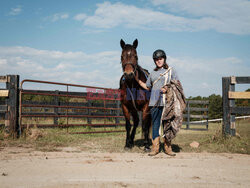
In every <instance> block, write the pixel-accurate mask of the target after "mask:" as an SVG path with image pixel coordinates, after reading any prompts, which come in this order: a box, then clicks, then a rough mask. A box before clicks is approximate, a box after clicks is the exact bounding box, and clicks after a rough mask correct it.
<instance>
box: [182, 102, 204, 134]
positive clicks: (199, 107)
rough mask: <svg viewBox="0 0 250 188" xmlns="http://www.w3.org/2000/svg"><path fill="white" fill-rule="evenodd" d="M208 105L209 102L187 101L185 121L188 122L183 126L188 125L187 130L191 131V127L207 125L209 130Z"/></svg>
mask: <svg viewBox="0 0 250 188" xmlns="http://www.w3.org/2000/svg"><path fill="white" fill-rule="evenodd" d="M208 105H209V101H207V100H187V106H186V110H185V111H186V113H185V114H184V119H185V120H186V121H184V122H183V124H186V126H187V127H186V128H187V129H189V128H190V125H205V126H206V129H208ZM191 118H192V119H196V120H202V119H203V120H204V119H205V120H206V121H191Z"/></svg>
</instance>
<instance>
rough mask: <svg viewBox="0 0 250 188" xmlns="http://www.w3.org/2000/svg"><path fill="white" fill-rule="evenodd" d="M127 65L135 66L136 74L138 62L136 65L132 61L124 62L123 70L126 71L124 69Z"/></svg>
mask: <svg viewBox="0 0 250 188" xmlns="http://www.w3.org/2000/svg"><path fill="white" fill-rule="evenodd" d="M121 64H122V62H121ZM127 65H131V66H132V67H133V69H134V71H133V74H135V72H136V71H137V67H138V64H137V63H136V65H134V64H133V63H132V62H127V63H124V64H122V69H123V72H124V69H125V67H126V66H127Z"/></svg>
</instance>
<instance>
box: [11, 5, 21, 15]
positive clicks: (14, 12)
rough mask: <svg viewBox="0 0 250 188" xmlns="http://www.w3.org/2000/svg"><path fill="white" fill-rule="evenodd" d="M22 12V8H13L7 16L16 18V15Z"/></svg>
mask: <svg viewBox="0 0 250 188" xmlns="http://www.w3.org/2000/svg"><path fill="white" fill-rule="evenodd" d="M21 12H22V7H21V6H17V7H15V8H11V10H10V12H9V15H11V16H16V15H18V14H20V13H21Z"/></svg>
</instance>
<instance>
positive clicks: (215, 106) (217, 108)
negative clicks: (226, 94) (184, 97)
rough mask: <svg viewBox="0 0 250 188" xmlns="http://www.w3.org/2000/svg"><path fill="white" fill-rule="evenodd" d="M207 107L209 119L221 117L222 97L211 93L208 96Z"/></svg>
mask: <svg viewBox="0 0 250 188" xmlns="http://www.w3.org/2000/svg"><path fill="white" fill-rule="evenodd" d="M208 100H209V107H208V116H209V119H217V118H222V97H221V96H220V95H215V94H212V95H210V96H209V97H208Z"/></svg>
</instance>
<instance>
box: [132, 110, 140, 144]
mask: <svg viewBox="0 0 250 188" xmlns="http://www.w3.org/2000/svg"><path fill="white" fill-rule="evenodd" d="M132 117H133V122H134V127H133V129H132V133H131V140H130V142H131V144H132V146H134V138H135V133H136V128H137V127H138V124H139V116H138V113H137V111H133V113H132Z"/></svg>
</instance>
